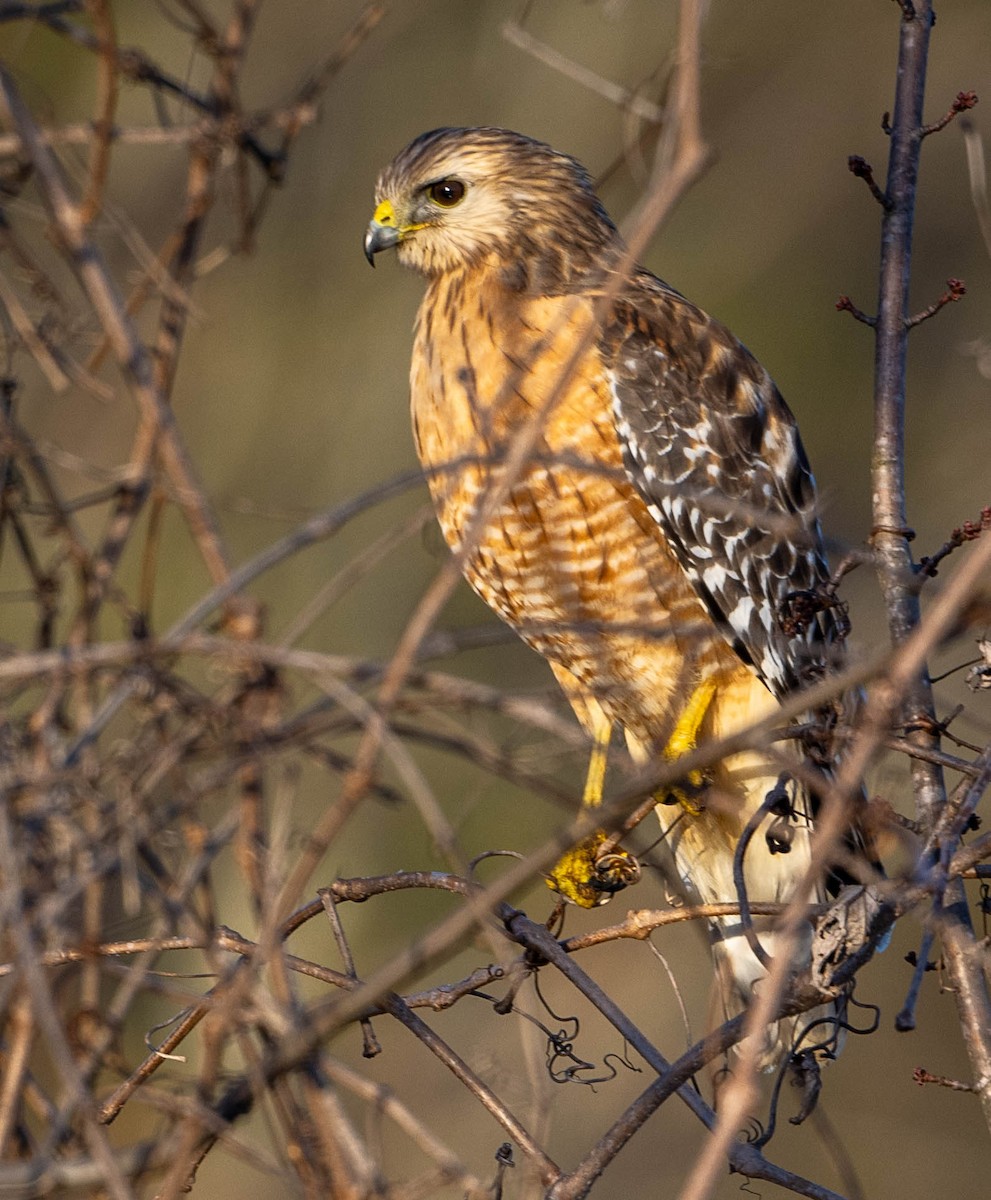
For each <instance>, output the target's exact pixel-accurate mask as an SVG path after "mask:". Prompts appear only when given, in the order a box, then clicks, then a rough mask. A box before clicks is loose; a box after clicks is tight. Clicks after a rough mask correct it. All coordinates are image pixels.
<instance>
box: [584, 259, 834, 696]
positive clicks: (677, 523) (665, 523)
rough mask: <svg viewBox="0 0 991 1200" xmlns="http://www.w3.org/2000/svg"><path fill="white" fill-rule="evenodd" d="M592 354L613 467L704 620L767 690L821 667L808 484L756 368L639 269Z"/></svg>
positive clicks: (822, 564) (824, 640)
mask: <svg viewBox="0 0 991 1200" xmlns="http://www.w3.org/2000/svg"><path fill="white" fill-rule="evenodd" d="M599 349H600V352H601V353H602V355H603V359H604V363H605V367H606V370H607V372H608V375H609V379H610V387H611V390H612V396H613V407H614V415H615V420H616V429H617V433H618V435H619V440H620V443H621V445H622V447H623V457H624V462H625V466H626V470H627V473H628V475H629V477H630V480H631V482H632V483H633V485H634V486H635V487H636V488H637V490H638V491H639V493H640V494H641V496H642V497H643V499H644V501H645V502H646V504H647V507H648V509H649V510H650V513H651V515H652V516H653V517H654V519H655V520H656V521H657V523H658V525H660V527H661V529H662V531H663V533H664V536H665V538H666V539H667V540H668V542H669V543H670V545H671V547H672V549H673V550H674V551H675V553H676V554H677V556H678V558H679V560H680V562H681V565H682V566H683V568H684V570H685V572H686V574H687V575H688V577H689V579H690V580H691V582H692V584H693V586H694V587H695V589H696V591H697V592H698V594H699V596H700V598H701V599H702V600H703V601H704V603H705V604H706V606H707V608H708V609H709V611H710V613H711V614H712V616H713V618H714V619H715V620H716V621H717V623H718V624H719V626H720V628H721V629H722V630H723V632H724V634H725V635H726V637H727V638H728V639H729V640H730V642H731V643H732V644H733V646H734V647H735V649H736V650H737V653H738V654H739V655H740V657H741V658H743V659H744V660H745V661H747V662H749V663H750V664H751V665H752V666H753V667H754V669H755V670H756V672H757V674H758V675H759V676H760V677H761V679H762V680H763V681H764V682H765V684H766V685H767V686H768V687H769V688H770V690H771V691H772V692H773V693H774V694H775V696H777V697H779V698H780V697H781V696H783V695H785V694H786V693H788V692H790V691H792V690H793V689H795V688H797V687H798V686H799V685H800V684H802V683H803V682H807V681H808V680H809V679H810V678H814V677H816V676H817V675H819V674H821V672H822V670H823V669H824V666H825V662H826V651H827V646H828V643H829V642H831V641H832V640H833V639H834V637H835V636H836V622H835V620H834V618H833V615H832V613H831V612H830V611H828V610H823V609H822V607H821V599H820V598H821V595H822V592H821V589H822V587H823V585H825V584H826V583H827V581H828V579H829V570H828V567H827V564H826V558H825V554H824V551H823V546H822V534H821V531H820V528H819V522H818V518H817V516H816V511H815V503H816V496H815V482H814V480H813V478H812V472H811V470H810V468H809V463H808V459H807V458H806V455H805V451H804V449H803V447H802V443H801V440H800V439H799V436H798V430H797V428H796V425H795V419H794V417H793V416H792V414H791V412H790V410H789V409H788V406H787V405H786V404H785V402H784V400H783V399H782V398H781V395H780V393H779V392H778V390H777V388H776V387H775V386H774V383H773V382H772V380H771V378H770V376H769V375H768V374H767V372H766V371H765V370H764V369H763V368H762V367H761V366H760V364H759V363H758V362H757V361H756V360H755V359H754V357H753V356H752V355H751V354H750V352H749V351H748V350H747V349H746V347H745V346H743V345H742V344H741V343H740V342H738V341H737V339H736V338H735V337H733V335H732V334H731V333H730V332H729V331H728V330H727V329H725V328H724V327H723V326H722V325H720V324H718V323H717V322H715V321H713V320H712V319H711V318H710V317H708V316H707V315H706V314H705V313H704V312H702V311H701V309H699V308H696V307H695V305H693V304H691V303H690V302H689V301H687V300H685V299H684V298H683V297H682V296H680V295H678V293H677V292H675V291H673V290H672V289H670V288H668V287H667V285H666V284H663V283H662V282H661V281H660V280H658V279H656V278H655V277H654V276H652V275H650V274H649V273H648V272H646V271H641V272H640V273H638V274H637V275H636V276H634V277H633V279H632V280H631V281H630V285H629V288H628V289H627V291H626V293H625V294H624V295H623V297H622V298H621V299H620V300H619V301H618V302H617V304H616V305H615V308H614V320H613V321H612V322H611V323H608V324H607V326H606V327H605V328H604V329H603V332H602V335H601V338H600V346H599Z"/></svg>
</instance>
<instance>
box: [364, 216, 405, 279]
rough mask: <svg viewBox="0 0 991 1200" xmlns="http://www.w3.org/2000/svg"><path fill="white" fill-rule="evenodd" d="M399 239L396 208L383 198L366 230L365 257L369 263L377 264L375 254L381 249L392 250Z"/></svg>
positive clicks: (371, 264)
mask: <svg viewBox="0 0 991 1200" xmlns="http://www.w3.org/2000/svg"><path fill="white" fill-rule="evenodd" d="M399 241H400V233H399V229H398V223H397V221H396V213H395V209H394V208H393V207H392V204H391V203H390V202H389V201H388V200H383V201H382V203H381V204H380V205H379V206H378V208H377V209H376V210H375V214H374V216H373V217H372V219H371V221H370V222H369V225H368V228H367V229H366V230H365V258H367V259H368V262H369V265H370V266H373V267H374V266H375V255H376V254H378V252H379V251H380V250H391V249H392V248H393V246H398V245H399Z"/></svg>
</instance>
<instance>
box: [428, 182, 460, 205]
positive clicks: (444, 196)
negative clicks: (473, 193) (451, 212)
mask: <svg viewBox="0 0 991 1200" xmlns="http://www.w3.org/2000/svg"><path fill="white" fill-rule="evenodd" d="M427 195H428V196H429V197H430V199H431V200H433V202H434V204H439V205H440V206H441V208H453V207H454V206H455V204H460V203H461V201H462V200H463V199H464V196H465V185H464V184H463V183H462V182H461V180H460V179H442V180H441V181H440V182H439V183H432V184H431V185H430V187H428V188H427Z"/></svg>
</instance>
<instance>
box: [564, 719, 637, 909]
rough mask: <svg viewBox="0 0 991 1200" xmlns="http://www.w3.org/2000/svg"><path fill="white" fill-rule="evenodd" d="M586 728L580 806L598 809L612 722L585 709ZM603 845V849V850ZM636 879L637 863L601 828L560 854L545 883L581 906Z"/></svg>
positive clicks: (606, 896)
mask: <svg viewBox="0 0 991 1200" xmlns="http://www.w3.org/2000/svg"><path fill="white" fill-rule="evenodd" d="M586 715H587V717H588V720H587V722H583V723H585V724H586V728H589V727H591V732H592V753H591V754H590V756H589V760H588V772H587V774H586V776H585V789H584V791H583V792H582V808H599V807H600V806H601V804H602V794H603V791H604V789H605V784H606V763H607V761H608V758H609V742H610V740H611V738H612V722H611V721H610V720H609V719H608V718H607V717H606V715H605V713H603V712H602V710H601V709H598V707H597V706H596V709H595V711H594V712H591V711H588V710H586ZM603 846H605V847H606V848H605V850H603ZM639 878H640V864H639V863H638V862H637V860H636V859H635V858H634V857H633V855H632V854H630V853H629V852H628V851H627V850H623V849H622V848H621V847H619V846H615V845H613V844H612V841H611V839H608V838H607V837H606V834H605V832H604V830H601V829H596V830H595V832H594V833H591V834H589V836H588V837H586V838H583V839H582V841H580V842H579V843H578V845H577V846H573V847H572V848H571V849H570V850H568V851H567V852H566V853H565V854H563V855H562V856H561V858H560V859H559V860H558V862H557V864H556V865H555V867H554V868H553V870H552V871H551V872H550V874H549V875H548V877H547V886H548V887H549V888H551V889H552V890H553V891H555V892H557V893H558V894H559V895H561V896H563V897H564V899H565V900H570V901H571V903H572V904H577V905H579V906H580V907H581V908H595V907H596V906H597V905H599V904H605V903H606V901H607V900H608V899H609V898H610V897H611V896H612V895H613V893H614V892H618V891H621V890H622V889H623V888H625V887H628V886H629V885H630V884H631V883H636V882H637V880H638V879H639Z"/></svg>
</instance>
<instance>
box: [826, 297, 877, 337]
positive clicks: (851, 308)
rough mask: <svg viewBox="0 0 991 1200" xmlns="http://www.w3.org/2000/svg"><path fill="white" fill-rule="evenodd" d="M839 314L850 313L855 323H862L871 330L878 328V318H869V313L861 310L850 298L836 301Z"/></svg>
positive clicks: (841, 298)
mask: <svg viewBox="0 0 991 1200" xmlns="http://www.w3.org/2000/svg"><path fill="white" fill-rule="evenodd" d="M836 311H837V312H848V313H849V314H850V316H852V317H853V319H854V320H855V321H860V322H861V324H863V325H869V326H870V327H871V329H875V328H876V327H877V317H869V316H868V315H867V313H865V312H863V310H862V309H859V308H858V307H857V306H856V304H854V302H853V301H852V300H851V299H850V297H849V296H840V298H839V299H838V300H837V301H836Z"/></svg>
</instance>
